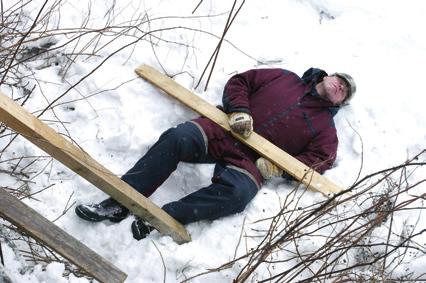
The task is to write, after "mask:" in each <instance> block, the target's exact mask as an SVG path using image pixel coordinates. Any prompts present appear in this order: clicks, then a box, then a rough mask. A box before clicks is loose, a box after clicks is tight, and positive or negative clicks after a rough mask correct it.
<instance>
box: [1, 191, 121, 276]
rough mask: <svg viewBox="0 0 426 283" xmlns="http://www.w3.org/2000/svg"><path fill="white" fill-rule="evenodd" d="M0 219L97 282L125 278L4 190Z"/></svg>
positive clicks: (117, 270) (96, 255)
mask: <svg viewBox="0 0 426 283" xmlns="http://www.w3.org/2000/svg"><path fill="white" fill-rule="evenodd" d="M0 217H2V218H4V219H6V220H7V221H9V222H10V223H12V224H14V225H16V226H17V227H19V228H20V229H22V230H24V231H25V232H27V233H28V235H30V236H31V237H33V238H34V239H36V240H38V241H40V242H42V243H44V244H45V245H47V246H48V247H50V248H52V249H53V250H54V251H56V252H57V253H59V254H60V255H62V256H63V257H64V258H66V259H68V260H69V261H70V262H72V263H73V264H75V265H76V266H78V267H80V268H81V269H83V270H84V271H86V272H87V273H88V274H90V275H92V276H93V277H94V278H96V279H97V280H99V281H100V282H105V283H110V282H111V283H121V282H124V280H125V279H126V277H127V275H126V274H125V273H124V272H123V271H121V270H120V269H118V268H117V267H115V266H114V265H112V264H111V263H109V262H108V261H106V260H105V259H103V258H102V257H101V256H100V255H98V254H97V253H95V252H94V251H92V250H91V249H89V248H88V247H86V246H85V245H84V244H82V243H81V242H80V241H78V240H77V239H75V238H73V237H72V236H70V235H69V234H68V233H66V232H65V231H63V230H62V229H60V228H59V227H58V226H56V225H55V224H53V223H52V222H50V221H49V220H47V219H46V218H44V217H43V216H42V215H40V214H39V213H38V212H36V211H35V210H34V209H32V208H30V207H29V206H27V205H26V204H24V203H23V202H22V201H20V200H18V199H17V198H15V197H13V196H12V195H10V194H9V193H7V192H6V191H5V190H4V189H0Z"/></svg>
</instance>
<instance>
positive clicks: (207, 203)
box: [132, 164, 258, 240]
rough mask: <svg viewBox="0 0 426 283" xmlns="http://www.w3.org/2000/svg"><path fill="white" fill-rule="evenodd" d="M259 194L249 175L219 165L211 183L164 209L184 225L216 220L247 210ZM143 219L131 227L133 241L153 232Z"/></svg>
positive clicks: (165, 206)
mask: <svg viewBox="0 0 426 283" xmlns="http://www.w3.org/2000/svg"><path fill="white" fill-rule="evenodd" d="M257 191H258V187H257V184H256V183H255V181H254V180H253V179H252V178H250V177H249V176H248V175H247V174H245V173H242V172H241V171H239V170H236V169H232V168H229V167H223V166H222V165H220V164H217V165H216V167H215V174H214V177H213V178H212V184H211V185H210V186H208V187H205V188H202V189H200V190H198V191H196V192H194V193H192V194H189V195H187V196H186V197H184V198H182V199H180V200H178V201H174V202H171V203H168V204H166V205H164V206H163V207H162V208H163V210H165V211H166V212H167V213H168V214H170V215H171V216H172V217H173V218H175V219H176V220H177V221H179V222H180V223H182V224H188V223H191V222H195V221H200V220H214V219H217V218H220V217H224V216H228V215H231V214H235V213H238V212H241V211H243V210H244V208H245V207H246V205H247V204H248V203H249V202H250V201H251V200H252V199H253V197H254V196H255V195H256V193H257ZM150 230H151V229H150V227H149V225H146V224H145V223H144V222H143V221H142V220H136V221H134V222H133V224H132V232H133V236H134V238H136V239H138V240H140V239H142V238H144V237H145V236H146V235H147V234H149V232H150Z"/></svg>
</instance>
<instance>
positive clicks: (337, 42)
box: [0, 0, 426, 283]
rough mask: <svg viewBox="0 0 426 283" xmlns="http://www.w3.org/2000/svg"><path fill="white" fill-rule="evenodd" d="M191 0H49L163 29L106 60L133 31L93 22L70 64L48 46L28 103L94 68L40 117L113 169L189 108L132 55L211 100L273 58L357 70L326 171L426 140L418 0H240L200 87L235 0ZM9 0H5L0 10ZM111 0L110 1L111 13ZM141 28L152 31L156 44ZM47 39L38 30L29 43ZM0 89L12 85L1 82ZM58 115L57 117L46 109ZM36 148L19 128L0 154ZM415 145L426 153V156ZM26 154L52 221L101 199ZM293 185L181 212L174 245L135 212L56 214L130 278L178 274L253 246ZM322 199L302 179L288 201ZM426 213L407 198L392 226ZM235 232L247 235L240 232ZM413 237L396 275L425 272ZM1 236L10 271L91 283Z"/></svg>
mask: <svg viewBox="0 0 426 283" xmlns="http://www.w3.org/2000/svg"><path fill="white" fill-rule="evenodd" d="M43 3H44V1H41V0H35V1H30V4H29V5H28V7H26V11H27V12H28V13H30V15H31V18H34V17H35V16H36V12H37V11H38V9H39V7H41V5H42V4H43ZM197 3H198V1H187V0H183V1H169V0H163V1H134V0H133V1H132V0H126V1H117V2H116V1H112V0H109V1H100V2H99V1H98V2H91V1H88V0H81V1H68V2H63V3H62V5H61V6H60V7H57V8H56V9H60V16H59V14H55V13H53V15H55V16H52V19H51V23H50V24H51V25H52V26H55V25H58V26H60V27H62V28H70V27H73V28H78V27H80V24H81V23H82V21H83V20H84V19H85V18H86V17H87V16H88V17H90V20H89V21H88V23H87V25H88V27H90V28H102V27H104V26H105V24H106V23H108V24H110V25H113V24H115V25H118V24H123V23H125V22H127V21H133V20H135V19H137V17H140V18H142V17H143V16H145V18H146V16H147V17H149V19H151V23H150V26H149V27H148V25H147V24H142V25H141V26H142V27H143V28H144V29H145V30H147V29H148V28H149V29H151V30H156V29H164V30H161V31H156V32H153V33H152V37H151V38H149V37H145V38H143V40H140V41H138V43H137V44H134V45H132V46H131V47H128V48H126V49H123V50H121V51H120V52H117V53H116V54H115V55H114V56H112V57H110V58H109V59H108V60H106V61H105V62H103V60H105V58H106V56H108V55H110V54H112V53H114V52H116V51H117V50H118V49H119V48H121V47H122V46H124V45H125V44H128V43H130V42H132V41H135V40H136V38H135V37H131V36H122V37H120V39H119V40H116V41H114V42H112V43H110V44H109V45H106V46H105V48H103V49H100V47H101V46H102V44H105V43H107V42H108V41H109V40H110V39H111V37H110V38H108V37H103V38H100V43H99V44H98V46H97V47H93V44H94V43H93V42H91V41H90V39H92V38H93V37H94V36H95V34H91V35H88V36H86V37H83V38H82V39H81V42H80V45H79V46H80V47H81V46H83V45H84V44H86V43H88V44H91V45H89V46H90V47H89V48H87V50H86V52H88V53H90V52H92V51H93V50H95V49H94V48H98V49H99V51H98V55H99V56H92V57H77V59H76V60H77V61H76V63H75V64H73V65H71V66H70V67H69V68H68V69H67V72H66V73H65V74H64V73H63V68H62V67H63V65H61V64H63V62H59V64H58V65H55V64H53V65H51V66H50V67H48V68H40V69H39V70H37V69H36V68H37V67H39V66H41V65H42V64H45V63H46V59H40V60H38V61H34V62H33V63H32V67H33V68H34V74H33V77H30V78H28V79H27V81H28V83H29V84H30V85H34V86H35V87H36V88H35V92H34V93H33V95H32V96H31V98H30V99H29V101H28V102H27V103H26V104H25V108H26V109H27V110H29V111H31V112H34V114H35V115H38V114H39V113H40V111H41V110H43V109H44V108H45V107H46V106H47V105H48V104H49V102H51V101H53V100H54V99H56V98H57V97H58V96H60V95H61V94H62V93H64V92H65V91H67V90H68V89H69V88H70V87H71V86H72V85H74V84H76V83H78V82H79V80H80V79H81V78H82V77H84V76H86V75H87V74H89V73H90V72H91V71H92V70H94V69H95V68H98V69H97V70H96V71H95V72H93V74H91V75H90V76H89V77H88V78H87V79H85V80H84V81H83V82H82V83H79V84H77V86H76V87H75V89H73V90H71V91H69V92H68V93H67V94H66V95H65V96H64V97H63V98H61V99H60V100H59V101H57V102H56V103H55V105H57V106H56V107H55V108H54V110H55V111H54V112H55V113H53V112H52V111H47V112H46V113H44V114H43V115H42V117H41V118H42V119H43V120H44V121H46V122H47V123H48V124H49V125H50V126H51V127H53V128H54V129H55V130H57V131H59V132H61V133H63V134H64V135H67V136H68V135H69V136H71V137H72V139H73V141H75V142H76V143H77V144H78V145H79V146H81V147H82V148H83V149H84V150H85V151H86V152H88V153H89V154H90V155H91V156H92V157H93V158H94V159H96V160H97V161H98V162H100V163H101V164H102V165H103V166H105V167H106V168H108V169H109V170H111V171H112V172H113V173H114V174H116V175H117V176H121V175H122V174H123V173H125V172H126V171H127V169H129V168H130V167H131V166H132V165H133V164H134V163H135V162H136V161H137V160H138V158H139V157H141V156H142V155H143V154H144V153H145V152H146V151H147V150H148V149H149V147H150V146H151V145H152V144H153V143H154V142H155V141H156V140H157V139H158V137H159V136H160V134H161V133H162V132H163V131H165V130H167V129H168V128H170V127H173V126H175V125H177V124H179V123H181V122H184V121H186V120H188V119H191V118H194V117H196V116H197V115H196V114H195V113H193V112H192V111H190V110H188V109H187V108H185V107H184V106H182V105H181V104H180V103H179V102H177V101H175V100H173V99H171V98H169V97H166V96H165V95H164V94H162V93H160V92H159V91H158V90H157V89H156V88H155V87H153V86H152V85H150V84H149V83H147V82H145V81H144V80H142V79H140V78H138V77H137V75H136V74H135V73H134V69H135V68H137V67H138V66H139V65H140V64H143V63H145V64H149V65H153V66H154V67H156V68H158V69H159V70H161V71H163V72H167V73H168V74H172V75H173V74H177V75H175V77H174V79H175V80H176V81H177V82H179V83H180V84H181V85H183V86H184V87H186V88H189V89H191V90H193V91H195V92H196V93H197V94H198V95H200V96H201V97H202V98H204V99H206V100H207V101H209V102H211V103H213V104H220V103H221V95H222V90H223V86H224V84H225V82H226V81H227V79H229V78H230V76H231V75H232V74H235V73H237V72H242V71H245V70H247V69H251V68H261V67H279V68H285V69H289V70H292V71H294V72H296V73H298V74H299V75H302V73H303V72H304V71H305V70H307V69H308V68H310V67H319V68H322V69H325V70H326V71H328V72H329V73H333V72H335V71H343V72H347V73H349V74H351V75H352V76H353V77H354V78H355V80H356V82H357V93H356V95H355V98H354V99H353V100H352V103H351V105H350V106H347V107H344V108H343V109H342V110H341V111H340V112H339V113H338V114H337V116H336V119H335V122H336V127H337V128H338V133H339V141H340V145H339V150H338V157H337V160H336V166H335V167H334V168H333V169H332V170H329V171H327V172H326V174H325V175H326V176H327V177H328V178H330V179H331V180H333V181H334V182H336V183H338V184H341V185H343V186H350V185H351V184H352V183H353V182H354V181H355V180H356V178H357V176H358V173H359V171H360V170H361V176H364V175H367V174H370V173H373V172H376V171H378V170H382V169H384V168H388V167H391V166H394V165H397V164H400V163H402V162H404V161H406V160H407V159H409V158H410V157H413V156H414V155H415V154H417V153H419V152H420V151H421V150H424V149H425V148H426V132H425V129H426V115H425V106H424V102H425V100H424V98H423V96H424V91H423V89H422V84H423V80H424V78H423V76H424V66H425V65H426V56H425V54H426V37H425V36H424V27H425V26H426V18H425V17H424V15H425V14H426V3H425V2H424V1H421V0H412V1H408V2H401V1H395V0H386V1H385V0H376V1H367V0H356V1H355V0H348V1H337V0H321V1H314V0H271V1H266V2H265V1H247V2H246V3H245V4H244V6H243V8H242V9H241V11H240V12H239V14H238V15H237V17H236V19H235V21H234V22H233V24H232V26H231V27H230V29H229V31H228V33H227V34H226V40H227V41H225V42H224V43H223V45H222V47H221V50H220V53H219V56H218V60H217V62H216V66H215V69H214V72H213V75H212V78H211V81H210V83H209V85H208V89H207V91H203V89H204V86H205V83H206V79H205V78H204V80H203V81H202V83H201V85H200V86H199V87H198V88H197V89H194V88H195V86H196V84H197V81H198V79H199V77H200V75H201V73H202V71H203V68H204V67H205V65H206V63H207V61H208V59H209V58H210V55H211V54H212V52H213V51H214V48H215V46H216V44H217V43H218V41H219V37H220V36H221V34H222V32H223V28H224V25H225V23H226V20H227V17H228V12H229V10H230V8H231V5H232V1H210V0H209V1H202V2H201V5H200V7H199V8H198V9H197V10H196V12H195V13H194V14H192V11H193V10H194V8H195V6H196V5H197ZM11 4H12V3H9V1H5V3H4V6H5V9H6V8H7V7H9V6H10V5H11ZM113 4H114V5H115V12H112V13H111V12H110V13H108V10H109V8H110V7H111V5H113ZM237 6H239V4H237ZM89 7H91V9H90V13H89V12H88V10H89ZM321 11H323V13H322V14H321V15H320V12H321ZM145 13H146V15H145ZM207 15H210V16H209V17H206V16H207ZM171 16H173V17H171ZM184 17H187V18H184ZM196 30H202V32H197V31H196ZM138 35H139V36H140V35H141V34H137V35H136V36H138ZM213 35H214V36H213ZM54 40H55V41H57V43H56V44H57V45H61V44H64V43H65V42H66V41H67V40H69V36H65V35H58V36H54ZM147 40H152V42H153V46H151V43H150V42H149V41H147ZM48 41H49V40H48V39H46V38H45V39H40V40H37V41H34V42H32V43H30V44H29V45H28V46H31V45H33V46H37V45H40V44H43V43H45V42H48ZM153 49H155V53H154V52H153ZM60 52H62V53H71V52H72V50H68V49H66V50H59V52H58V54H60ZM260 62H266V63H267V64H261V63H260ZM160 63H161V64H160ZM163 68H164V69H163ZM34 78H36V79H37V80H38V83H36V81H35V80H34ZM1 90H2V92H3V93H6V94H10V93H11V92H10V89H9V88H7V87H2V89H1ZM15 95H16V93H15ZM58 119H59V120H61V121H63V122H64V124H63V125H61V124H60V123H57V122H52V120H56V121H57V120H58ZM64 126H65V127H66V130H65V128H64ZM0 142H1V146H2V148H3V147H4V146H5V145H6V144H7V142H8V141H6V140H5V138H3V139H1V141H0ZM37 155H43V156H46V154H45V153H44V152H43V151H41V150H40V149H38V148H37V147H35V146H33V145H32V144H31V143H29V142H28V141H26V140H25V139H23V138H22V137H19V138H18V139H17V140H16V141H15V142H14V143H13V145H12V147H11V148H9V150H8V151H7V152H5V153H4V154H3V155H2V160H8V159H11V158H13V157H19V156H37ZM422 158H423V160H424V156H423V157H422ZM26 162H27V161H25V160H24V161H22V163H21V164H20V166H25V164H26ZM28 162H30V161H28ZM0 166H6V165H4V164H0ZM33 166H36V167H33V168H36V169H34V171H35V172H34V173H33V174H31V177H32V183H31V184H30V185H29V186H30V189H31V191H38V190H40V189H41V188H43V187H47V186H49V185H52V184H54V186H53V187H52V188H50V189H48V190H46V191H44V192H41V193H39V194H38V195H37V199H38V200H40V201H36V200H28V199H27V200H25V202H26V203H27V204H28V205H30V206H31V207H32V208H34V209H36V210H37V211H38V212H40V213H41V214H42V215H44V216H45V217H46V218H48V219H50V220H53V219H56V218H57V217H58V216H59V215H61V213H62V211H63V210H64V207H66V205H67V202H68V201H69V200H70V201H71V202H76V203H77V204H79V203H90V202H99V201H101V200H103V199H104V198H105V197H106V195H105V194H104V193H103V192H102V191H100V190H99V189H97V188H95V187H94V186H92V185H91V184H89V183H88V182H87V181H85V180H84V179H82V178H81V177H79V176H78V175H76V174H75V173H74V172H72V171H70V170H69V169H67V168H66V167H65V166H63V165H61V164H60V163H59V162H57V161H55V160H53V159H51V158H49V157H48V156H46V157H45V158H43V159H41V160H40V161H39V162H37V163H36V164H35V165H33ZM37 172H39V173H40V174H36V173H37ZM212 172H213V165H189V164H181V165H179V167H178V170H177V171H176V172H175V173H173V174H172V176H171V177H170V178H169V179H168V180H167V181H166V182H165V183H164V184H163V185H162V186H161V187H160V188H159V189H158V191H157V192H156V193H155V194H154V195H153V196H152V197H151V200H152V201H153V202H154V203H156V204H157V205H159V206H161V205H163V204H165V203H167V202H169V201H172V200H175V199H178V198H181V197H183V196H184V195H186V194H188V193H190V192H192V191H194V190H196V189H197V188H200V187H202V186H205V185H207V184H209V182H210V178H211V175H212ZM425 173H426V172H425V169H424V168H423V169H418V170H417V171H415V172H414V173H413V174H412V178H413V180H420V179H424V177H425ZM1 180H2V181H1V184H2V186H8V187H14V186H17V185H18V182H17V181H15V180H14V179H13V178H11V177H10V176H8V175H6V174H2V175H1ZM293 187H294V184H293V183H286V182H283V181H279V180H273V181H271V182H269V183H267V184H265V185H264V186H263V188H262V189H261V190H260V191H259V193H258V195H257V196H256V197H255V199H254V200H253V201H252V202H251V203H250V204H249V205H248V207H247V208H246V209H245V211H244V212H242V213H239V214H236V215H233V216H229V217H225V218H222V219H218V220H215V221H203V222H198V223H193V224H190V225H187V226H186V228H187V230H188V232H189V233H190V235H191V237H192V241H191V242H189V243H186V244H181V245H178V244H177V243H175V242H174V241H173V240H172V239H171V238H170V237H168V236H164V235H161V234H159V233H158V232H153V233H151V234H150V235H149V236H148V238H146V239H144V240H141V241H136V240H134V239H133V238H132V235H131V232H130V224H131V223H132V221H133V218H132V217H129V218H127V219H126V220H124V221H122V222H121V223H119V224H113V223H109V222H101V223H95V224H93V223H88V222H85V221H82V220H80V219H78V217H77V216H76V215H75V214H74V212H73V209H71V210H69V211H68V212H67V213H66V214H65V215H64V216H62V217H61V218H60V219H59V220H58V221H56V222H55V224H56V225H58V226H59V227H61V228H62V229H64V230H65V231H66V232H68V233H69V234H71V235H72V236H74V237H75V238H77V239H79V240H80V241H82V242H83V243H84V244H85V245H87V246H88V247H90V248H91V249H93V250H94V251H96V252H97V253H99V254H100V255H101V256H103V257H104V258H106V259H107V260H109V261H111V262H112V263H113V264H114V265H116V266H117V267H118V268H120V269H121V270H123V271H124V272H125V273H127V274H128V278H127V280H126V282H129V283H137V282H163V281H165V282H181V281H183V280H185V279H186V278H188V277H191V276H194V275H196V274H199V273H202V272H205V271H206V270H208V269H213V268H217V267H219V266H221V265H222V264H224V263H226V262H228V261H231V260H233V259H234V258H236V257H238V256H241V255H243V254H245V253H246V252H247V251H248V250H249V249H250V248H254V247H256V246H257V244H258V243H259V241H260V239H259V238H256V237H250V236H253V235H260V234H261V233H260V232H258V231H259V230H262V229H267V228H268V227H269V223H268V222H267V221H259V220H261V219H265V218H269V217H272V216H274V215H276V214H277V213H278V211H279V210H280V208H281V207H282V202H283V200H284V199H285V198H286V196H287V195H288V194H289V193H290V191H291V190H292V189H293ZM425 188H426V187H425V184H424V183H423V184H421V185H420V186H418V187H417V188H415V189H414V191H413V192H412V193H417V194H420V193H423V192H424V191H425ZM320 200H324V197H323V196H322V195H321V194H319V193H315V192H305V193H304V194H303V196H302V197H301V199H300V200H299V203H297V204H294V207H295V208H298V207H309V206H310V205H312V204H314V203H316V202H318V201H320ZM362 201H364V203H361V200H360V203H359V205H361V206H363V205H365V206H366V207H367V205H368V204H369V203H370V201H371V199H368V198H367V197H366V199H365V200H362ZM346 209H347V211H350V210H351V208H349V207H347V208H346ZM425 219H426V217H425V215H424V211H423V210H407V211H402V212H401V213H399V214H398V215H397V216H395V219H394V224H393V225H394V226H395V227H397V228H395V229H399V230H400V231H399V232H401V233H402V229H403V227H409V226H410V225H417V226H416V227H417V228H416V229H418V230H422V229H424V228H425V227H426V220H425ZM360 225H361V224H360ZM398 227H399V228H398ZM329 232H330V233H332V231H329ZM383 233H385V234H386V233H387V232H386V231H381V230H380V229H376V230H374V233H373V234H372V237H373V238H374V236H377V237H380V236H382V235H383ZM240 235H243V237H242V239H241V243H240ZM245 236H249V237H245ZM416 241H417V242H418V243H420V244H421V245H422V246H423V256H417V257H412V258H407V259H406V260H405V261H404V262H402V263H401V264H399V265H398V267H397V269H395V271H394V274H395V275H396V276H398V275H399V276H404V275H406V274H408V273H410V272H413V273H414V274H415V275H417V276H419V275H420V274H422V273H423V272H424V269H425V266H426V257H425V255H424V253H425V252H424V248H425V246H424V245H425V244H424V243H425V242H426V235H424V234H421V235H420V236H419V237H417V238H416ZM321 244H322V242H321V241H318V239H317V238H309V237H304V238H303V239H302V240H301V241H300V242H299V247H300V252H302V251H303V252H309V251H311V252H314V251H315V250H316V249H317V248H318V247H320V246H321ZM2 247H3V249H4V254H5V268H6V271H7V272H8V274H9V275H10V276H11V277H12V280H14V282H28V283H38V282H40V283H41V282H43V283H46V282H52V283H53V282H72V283H77V282H78V283H83V282H88V280H86V279H84V278H77V277H75V276H74V275H70V276H69V277H68V278H65V277H62V273H63V271H64V268H65V267H64V265H63V264H60V263H51V264H49V265H48V266H47V267H46V268H45V269H43V268H42V267H41V266H40V265H36V266H35V268H34V269H25V266H26V265H27V263H25V262H24V261H23V260H22V259H19V258H18V257H17V256H16V255H14V253H13V251H12V249H11V248H10V247H9V246H8V245H6V244H4V242H3V241H2ZM283 254H284V256H288V255H286V254H285V253H283ZM349 257H350V255H348V258H349ZM163 260H164V265H163ZM350 260H354V257H350ZM289 264H290V263H280V264H277V265H276V266H277V269H278V266H285V267H286V268H288V266H289ZM342 264H343V263H342ZM242 265H244V262H241V263H237V264H235V265H234V266H232V267H231V268H228V269H224V270H223V271H220V272H216V273H211V274H208V275H205V276H201V277H197V278H195V279H193V280H192V281H190V282H232V279H233V278H235V276H237V274H238V273H239V271H240V267H241V266H242ZM407 270H409V272H408V271H407ZM269 272H270V270H268V269H267V267H266V266H261V267H260V269H259V270H258V272H257V274H256V275H254V277H253V278H252V279H253V280H254V281H256V280H261V279H262V278H268V277H269V276H270V274H269ZM164 274H165V275H164ZM295 282H296V281H295Z"/></svg>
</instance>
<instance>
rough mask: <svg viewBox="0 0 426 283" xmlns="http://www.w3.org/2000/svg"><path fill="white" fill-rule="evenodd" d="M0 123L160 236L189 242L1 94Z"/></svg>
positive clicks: (176, 226)
mask: <svg viewBox="0 0 426 283" xmlns="http://www.w3.org/2000/svg"><path fill="white" fill-rule="evenodd" d="M0 121H2V122H5V123H6V125H7V126H8V127H9V128H11V129H13V130H14V131H16V132H17V133H19V134H21V135H22V136H24V137H25V138H26V139H28V140H29V141H31V142H32V143H34V144H35V145H37V146H38V147H39V148H41V149H42V150H44V151H45V152H47V153H48V154H50V155H51V156H52V157H53V158H55V159H56V160H58V161H60V162H61V163H63V164H64V165H65V166H67V167H68V168H70V169H71V170H73V171H74V172H76V173H77V174H78V175H80V176H81V177H83V178H85V179H86V180H88V181H89V182H90V183H92V184H93V185H95V186H96V187H97V188H99V189H100V190H102V191H104V192H105V193H107V194H108V195H110V196H111V197H112V198H114V199H115V200H117V201H118V202H119V203H121V204H122V205H124V206H125V207H127V208H128V209H129V210H130V211H132V212H133V213H134V214H135V215H137V216H139V217H141V218H143V219H145V220H147V221H148V222H149V223H150V224H151V225H152V226H154V227H155V228H156V229H157V230H158V231H160V233H162V234H167V235H170V236H171V237H172V238H173V239H174V240H175V241H176V242H177V243H186V242H189V241H190V240H191V237H190V236H189V234H188V232H187V231H186V230H185V228H184V227H183V226H182V225H181V224H180V223H179V222H177V221H176V220H175V219H174V218H173V217H171V216H170V215H169V214H167V213H166V212H165V211H164V210H162V209H161V208H159V207H158V206H156V205H155V204H154V203H152V202H151V201H150V200H149V199H147V198H146V197H144V196H143V195H142V194H140V193H139V192H137V191H136V190H135V189H133V188H132V187H131V186H129V185H128V184H127V183H125V182H124V181H122V180H121V179H120V178H118V177H117V176H115V175H114V174H113V173H112V172H110V171H109V170H108V169H106V168H105V167H103V166H102V165H101V164H99V163H98V162H96V161H95V160H94V159H93V158H91V157H90V156H89V155H88V154H87V153H85V152H84V151H82V150H81V149H80V148H78V147H77V146H75V145H74V144H72V143H71V142H70V141H68V140H66V139H65V138H64V137H62V136H61V135H59V134H58V133H57V132H56V131H55V130H53V129H52V128H50V127H49V126H47V125H46V124H44V123H43V122H41V121H40V120H39V119H37V118H36V117H35V116H33V115H32V114H30V113H29V112H27V111H26V110H25V109H24V108H22V107H21V106H20V105H18V104H17V103H16V102H15V101H13V100H12V99H10V98H9V97H7V96H6V95H4V94H1V93H0Z"/></svg>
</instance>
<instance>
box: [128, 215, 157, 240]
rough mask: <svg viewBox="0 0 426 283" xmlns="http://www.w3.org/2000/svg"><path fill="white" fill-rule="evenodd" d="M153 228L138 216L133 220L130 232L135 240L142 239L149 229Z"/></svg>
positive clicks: (149, 231)
mask: <svg viewBox="0 0 426 283" xmlns="http://www.w3.org/2000/svg"><path fill="white" fill-rule="evenodd" d="M153 230H155V228H154V227H152V226H151V225H149V224H148V223H146V222H144V221H143V220H142V219H140V218H138V219H137V220H135V221H133V223H132V233H133V238H135V239H136V240H138V241H139V240H142V239H143V238H145V237H146V236H148V234H149V233H151V231H153Z"/></svg>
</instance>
